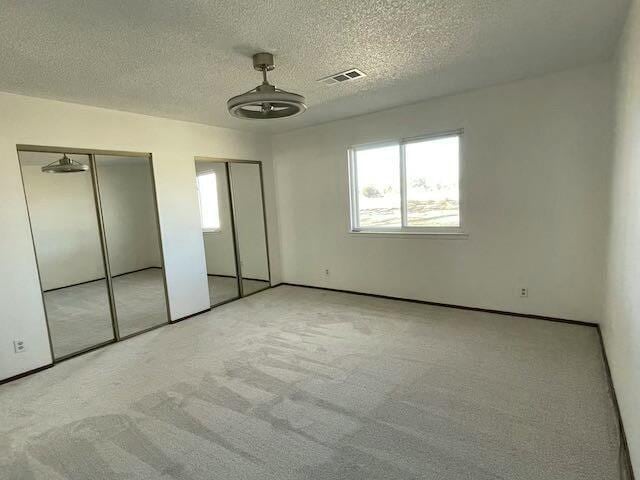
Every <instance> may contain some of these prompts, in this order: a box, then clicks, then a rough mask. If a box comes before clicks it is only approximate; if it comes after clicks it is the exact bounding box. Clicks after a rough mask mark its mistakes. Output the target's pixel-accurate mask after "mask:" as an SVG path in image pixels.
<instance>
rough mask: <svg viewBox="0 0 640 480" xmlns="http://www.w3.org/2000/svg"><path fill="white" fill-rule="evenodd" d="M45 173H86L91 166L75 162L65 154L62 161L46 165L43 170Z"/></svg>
mask: <svg viewBox="0 0 640 480" xmlns="http://www.w3.org/2000/svg"><path fill="white" fill-rule="evenodd" d="M41 170H42V171H43V172H45V173H77V172H86V171H87V170H89V165H85V164H84V163H80V162H76V161H75V160H73V159H71V158H69V157H67V154H66V153H65V154H63V156H62V158H61V159H60V160H56V161H55V162H52V163H50V164H49V165H45V166H44V167H42V169H41Z"/></svg>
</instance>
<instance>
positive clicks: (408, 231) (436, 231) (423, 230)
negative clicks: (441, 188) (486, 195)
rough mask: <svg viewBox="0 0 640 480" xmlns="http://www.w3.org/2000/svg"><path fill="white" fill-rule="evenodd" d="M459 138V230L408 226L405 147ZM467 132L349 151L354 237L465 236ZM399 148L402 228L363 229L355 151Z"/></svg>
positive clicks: (457, 228)
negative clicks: (360, 221)
mask: <svg viewBox="0 0 640 480" xmlns="http://www.w3.org/2000/svg"><path fill="white" fill-rule="evenodd" d="M448 137H458V148H459V152H458V214H459V219H460V225H459V226H458V227H411V226H408V225H407V223H408V222H407V185H406V184H407V177H406V145H408V144H410V143H416V142H423V141H425V140H436V139H439V138H448ZM463 144H464V130H463V129H458V130H449V131H446V132H439V133H434V134H428V135H421V136H419V137H410V138H401V139H398V140H388V141H383V142H376V143H367V144H360V145H352V146H351V147H349V149H348V152H347V154H348V174H349V231H350V233H355V234H376V235H379V234H392V235H397V234H405V235H434V236H443V235H444V236H447V235H450V236H466V233H465V230H464V228H463V227H464V223H463V220H464V184H463V171H464V156H463V152H464V147H463ZM394 145H397V147H398V149H399V159H400V209H401V216H402V220H401V224H402V225H403V226H401V227H360V225H359V223H358V222H359V220H360V210H359V205H358V164H357V162H356V152H357V151H362V150H366V149H369V148H380V147H387V146H394Z"/></svg>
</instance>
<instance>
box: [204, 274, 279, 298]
mask: <svg viewBox="0 0 640 480" xmlns="http://www.w3.org/2000/svg"><path fill="white" fill-rule="evenodd" d="M207 279H208V281H209V299H210V301H211V305H217V304H219V303H221V302H225V301H227V300H231V299H232V298H236V297H237V296H238V281H237V279H236V278H234V277H223V276H220V275H207ZM242 282H243V283H242V286H243V289H244V294H245V295H248V294H249V293H253V292H256V291H258V290H262V289H264V288H267V287H269V282H266V281H261V280H249V279H246V278H245V279H243V281H242Z"/></svg>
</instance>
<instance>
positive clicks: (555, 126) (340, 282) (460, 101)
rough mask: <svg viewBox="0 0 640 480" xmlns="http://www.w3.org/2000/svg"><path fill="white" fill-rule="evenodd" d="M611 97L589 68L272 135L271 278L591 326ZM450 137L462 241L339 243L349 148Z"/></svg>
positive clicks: (599, 300) (600, 284) (603, 221)
mask: <svg viewBox="0 0 640 480" xmlns="http://www.w3.org/2000/svg"><path fill="white" fill-rule="evenodd" d="M611 90H612V89H611V66H610V65H608V64H604V65H596V66H591V67H588V68H581V69H577V70H572V71H566V72H562V73H557V74H554V75H549V76H545V77H542V78H536V79H530V80H525V81H520V82H515V83H510V84H506V85H502V86H496V87H492V88H487V89H483V90H476V91H473V92H469V93H464V94H461V95H456V96H451V97H445V98H439V99H435V100H431V101H427V102H422V103H418V104H414V105H410V106H405V107H400V108H395V109H392V110H387V111H383V112H378V113H374V114H370V115H366V116H361V117H356V118H351V119H346V120H342V121H336V122H332V123H328V124H324V125H320V126H315V127H310V128H305V129H301V130H298V131H294V132H289V133H285V134H281V135H277V136H275V137H274V140H273V158H274V164H275V168H276V178H275V181H276V186H277V204H278V212H279V218H280V226H281V230H280V241H281V255H282V269H283V280H284V281H286V282H293V283H301V284H309V285H320V286H329V287H332V288H338V289H349V290H357V291H361V292H367V293H375V294H384V295H392V296H398V297H405V298H412V299H421V300H429V301H435V302H444V303H450V304H458V305H466V306H473V307H483V308H490V309H499V310H506V311H513V312H522V313H530V314H539V315H547V316H554V317H562V318H567V319H573V320H582V321H589V322H599V321H600V320H601V318H602V304H603V288H604V280H603V276H604V274H603V270H604V266H605V261H604V250H605V246H604V245H605V237H606V233H605V230H606V226H607V215H608V179H609V161H610V159H609V148H610V144H611V139H610V136H611V135H610V131H611V127H610V122H611V117H612V115H611V112H610V110H611V108H610V102H611ZM458 128H464V129H465V134H464V139H463V142H464V143H463V149H464V159H463V162H464V163H463V168H464V179H463V184H462V189H463V194H464V205H463V215H464V217H465V223H466V231H467V233H468V234H469V237H468V238H466V239H449V238H446V239H439V238H425V237H421V238H406V237H397V236H396V237H393V236H386V237H382V236H372V235H369V236H367V235H358V234H349V233H348V229H349V218H348V211H349V199H348V182H347V148H348V147H349V146H350V145H353V144H362V143H367V142H375V141H380V140H386V139H394V138H399V137H411V136H417V135H421V134H428V133H436V132H442V131H447V130H453V129H458ZM325 268H328V269H329V270H330V275H329V277H328V278H325V275H324V270H325ZM520 287H528V288H529V297H528V298H520V297H519V288H520Z"/></svg>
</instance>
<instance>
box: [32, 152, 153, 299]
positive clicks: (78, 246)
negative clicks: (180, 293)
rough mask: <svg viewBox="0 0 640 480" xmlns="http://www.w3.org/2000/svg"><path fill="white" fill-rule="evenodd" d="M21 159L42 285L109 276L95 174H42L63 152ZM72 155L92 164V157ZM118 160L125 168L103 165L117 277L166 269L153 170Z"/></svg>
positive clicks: (107, 221) (113, 269)
mask: <svg viewBox="0 0 640 480" xmlns="http://www.w3.org/2000/svg"><path fill="white" fill-rule="evenodd" d="M20 157H21V161H22V176H23V180H24V186H25V192H26V195H27V203H28V206H29V214H30V218H31V227H32V231H33V239H34V244H35V247H36V254H37V256H38V265H39V267H40V278H41V281H42V287H43V288H44V289H45V290H50V289H54V288H60V287H65V286H68V285H74V284H77V283H82V282H88V281H91V280H96V279H99V278H103V277H104V264H103V259H102V248H101V245H100V237H99V232H98V223H97V220H96V207H95V203H94V200H93V186H92V181H91V174H90V173H89V172H87V173H86V174H72V175H50V174H47V173H42V171H41V170H40V167H41V165H45V164H47V163H50V162H51V161H53V160H55V159H57V158H59V157H60V155H59V154H57V155H52V154H43V153H32V152H23V153H21V154H20ZM72 157H73V158H74V159H75V160H78V161H81V162H82V161H84V162H85V163H88V158H87V157H86V156H83V155H80V156H72ZM83 157H84V158H83ZM99 158H104V157H99ZM118 160H119V161H120V162H121V163H120V164H117V163H115V164H113V163H109V164H104V165H103V164H99V166H98V171H99V180H100V192H101V198H102V207H103V210H102V211H103V218H104V221H105V226H106V233H107V244H108V247H109V258H110V264H111V272H112V274H113V275H118V274H121V273H125V272H131V271H134V270H138V269H141V268H148V267H160V266H162V260H161V255H160V245H159V241H158V231H157V226H156V225H157V220H156V213H155V202H154V197H153V184H152V181H153V179H152V177H151V171H150V169H149V167H148V166H147V165H144V164H139V163H136V164H131V163H129V162H128V161H127V160H126V159H118ZM135 161H136V162H140V161H146V160H144V159H142V160H135ZM31 163H38V164H37V165H35V164H33V165H32V164H31Z"/></svg>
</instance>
